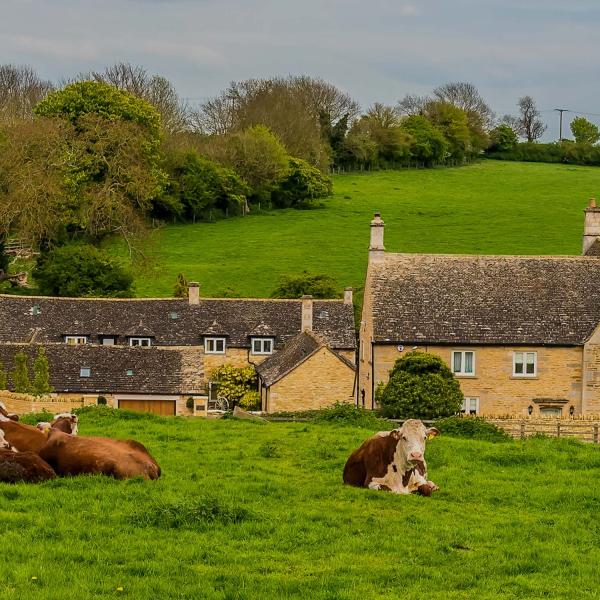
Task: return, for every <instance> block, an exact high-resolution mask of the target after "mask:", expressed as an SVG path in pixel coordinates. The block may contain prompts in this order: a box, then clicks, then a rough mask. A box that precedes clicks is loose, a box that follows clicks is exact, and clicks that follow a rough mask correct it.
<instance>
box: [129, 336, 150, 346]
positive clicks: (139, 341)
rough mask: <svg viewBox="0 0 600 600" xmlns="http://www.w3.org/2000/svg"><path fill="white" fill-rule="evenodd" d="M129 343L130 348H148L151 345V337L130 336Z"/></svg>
mask: <svg viewBox="0 0 600 600" xmlns="http://www.w3.org/2000/svg"><path fill="white" fill-rule="evenodd" d="M129 345H130V346H131V347H132V348H149V347H150V346H152V338H149V337H130V338H129Z"/></svg>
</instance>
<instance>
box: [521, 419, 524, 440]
mask: <svg viewBox="0 0 600 600" xmlns="http://www.w3.org/2000/svg"><path fill="white" fill-rule="evenodd" d="M521 439H522V440H524V439H525V423H521Z"/></svg>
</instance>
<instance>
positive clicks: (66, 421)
mask: <svg viewBox="0 0 600 600" xmlns="http://www.w3.org/2000/svg"><path fill="white" fill-rule="evenodd" d="M78 423H79V419H78V418H77V415H72V414H71V413H60V414H58V415H54V418H53V419H52V422H51V423H48V422H47V421H42V422H41V423H38V424H37V428H38V429H39V430H40V431H43V432H44V433H48V431H49V430H50V429H58V430H59V431H62V432H63V433H69V434H71V435H77V431H78Z"/></svg>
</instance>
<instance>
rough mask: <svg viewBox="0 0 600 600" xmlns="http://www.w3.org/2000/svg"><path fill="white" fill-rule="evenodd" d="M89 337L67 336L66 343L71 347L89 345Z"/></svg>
mask: <svg viewBox="0 0 600 600" xmlns="http://www.w3.org/2000/svg"><path fill="white" fill-rule="evenodd" d="M87 341H88V339H87V335H66V336H65V342H66V343H67V344H69V346H81V345H83V344H87Z"/></svg>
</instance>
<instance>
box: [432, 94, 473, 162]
mask: <svg viewBox="0 0 600 600" xmlns="http://www.w3.org/2000/svg"><path fill="white" fill-rule="evenodd" d="M426 116H427V118H428V119H429V120H430V121H431V122H432V123H433V124H434V125H435V126H436V127H437V128H438V129H439V130H440V131H441V132H442V133H443V135H444V137H445V138H446V141H447V142H448V152H449V153H450V155H451V156H452V158H455V159H459V160H460V159H463V158H465V157H466V156H468V155H470V154H471V153H472V147H471V132H470V130H469V124H468V120H467V114H466V112H465V111H464V110H462V109H461V108H458V107H457V106H454V105H453V104H450V103H448V102H442V101H437V102H429V103H428V104H427V108H426Z"/></svg>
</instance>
